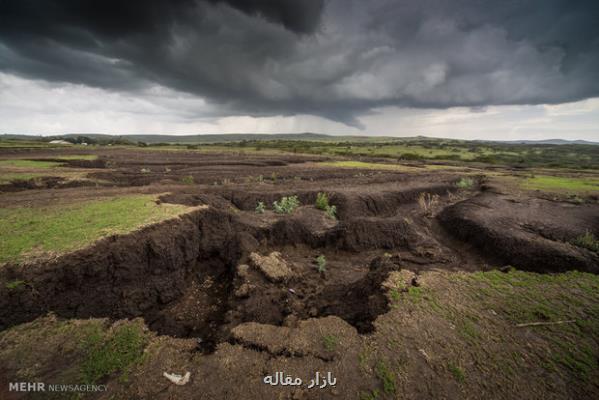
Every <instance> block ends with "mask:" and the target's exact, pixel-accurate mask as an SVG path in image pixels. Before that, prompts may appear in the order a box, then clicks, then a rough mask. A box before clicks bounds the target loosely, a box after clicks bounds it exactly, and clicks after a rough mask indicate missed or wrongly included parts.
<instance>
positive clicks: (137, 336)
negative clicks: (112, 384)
mask: <svg viewBox="0 0 599 400" xmlns="http://www.w3.org/2000/svg"><path fill="white" fill-rule="evenodd" d="M145 344H146V336H145V335H144V333H143V331H142V329H141V327H140V326H138V325H132V324H126V325H121V326H119V327H116V328H115V329H114V330H113V331H112V332H109V333H108V334H104V333H103V332H102V331H101V329H92V330H91V332H89V333H88V334H87V336H86V337H85V338H84V340H83V348H84V349H85V350H86V352H87V354H86V357H85V360H84V361H83V363H82V365H81V375H82V378H83V381H84V382H85V383H87V384H91V383H96V382H98V381H100V380H101V379H103V378H105V377H107V376H109V375H112V374H114V373H117V372H119V373H125V374H126V372H127V369H128V368H129V367H130V366H132V365H133V364H134V363H136V362H138V361H140V360H141V358H142V355H143V349H144V347H145ZM121 378H124V379H125V380H126V375H125V376H124V377H123V376H122V377H121Z"/></svg>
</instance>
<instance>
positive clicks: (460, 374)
mask: <svg viewBox="0 0 599 400" xmlns="http://www.w3.org/2000/svg"><path fill="white" fill-rule="evenodd" d="M447 370H448V371H449V372H450V373H451V375H453V377H454V379H455V380H456V381H458V382H459V383H464V382H465V381H466V373H465V372H464V370H463V369H462V368H460V367H458V366H457V365H455V364H452V363H449V364H447Z"/></svg>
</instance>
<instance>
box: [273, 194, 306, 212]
mask: <svg viewBox="0 0 599 400" xmlns="http://www.w3.org/2000/svg"><path fill="white" fill-rule="evenodd" d="M299 205H300V201H299V199H298V198H297V196H286V197H283V198H281V200H279V201H275V202H274V203H272V208H273V209H274V211H275V212H276V213H277V214H291V213H292V212H293V211H294V210H295V209H296V208H297V207H299Z"/></svg>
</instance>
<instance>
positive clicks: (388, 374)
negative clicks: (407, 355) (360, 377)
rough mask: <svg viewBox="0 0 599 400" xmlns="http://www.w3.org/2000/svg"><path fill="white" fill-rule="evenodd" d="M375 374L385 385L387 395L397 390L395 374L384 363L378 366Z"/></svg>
mask: <svg viewBox="0 0 599 400" xmlns="http://www.w3.org/2000/svg"><path fill="white" fill-rule="evenodd" d="M374 372H375V374H376V376H377V378H379V380H380V381H381V383H382V384H383V391H384V392H385V393H387V394H393V393H395V391H396V390H397V388H396V384H395V374H394V373H393V371H391V369H390V368H389V366H388V365H387V364H386V363H385V362H384V361H382V360H381V361H379V362H378V363H377V364H376V367H375V369H374Z"/></svg>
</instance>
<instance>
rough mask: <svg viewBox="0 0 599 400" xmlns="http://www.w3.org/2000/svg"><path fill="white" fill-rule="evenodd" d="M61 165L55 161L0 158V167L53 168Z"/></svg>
mask: <svg viewBox="0 0 599 400" xmlns="http://www.w3.org/2000/svg"><path fill="white" fill-rule="evenodd" d="M60 165H62V163H60V162H56V161H32V160H0V167H14V168H40V169H47V168H54V167H59V166H60Z"/></svg>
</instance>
